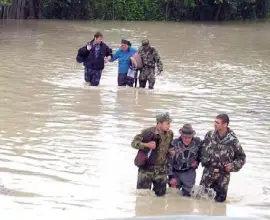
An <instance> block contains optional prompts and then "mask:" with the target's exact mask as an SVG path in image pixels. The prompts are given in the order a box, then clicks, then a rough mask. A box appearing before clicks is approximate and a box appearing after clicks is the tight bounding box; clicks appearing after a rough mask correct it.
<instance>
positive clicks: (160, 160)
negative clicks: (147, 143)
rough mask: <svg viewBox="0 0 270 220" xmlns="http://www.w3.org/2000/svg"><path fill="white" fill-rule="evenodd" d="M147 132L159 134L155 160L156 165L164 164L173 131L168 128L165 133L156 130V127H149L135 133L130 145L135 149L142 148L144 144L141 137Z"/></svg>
mask: <svg viewBox="0 0 270 220" xmlns="http://www.w3.org/2000/svg"><path fill="white" fill-rule="evenodd" d="M149 132H153V133H154V134H159V135H160V138H161V141H160V143H159V146H158V147H157V151H158V152H157V160H156V164H155V165H156V166H166V164H167V158H168V153H169V148H170V147H171V141H172V139H173V132H172V131H171V130H170V131H168V132H166V133H161V132H159V131H158V130H157V128H156V127H150V128H147V129H144V130H142V131H141V133H140V134H137V135H136V136H135V137H134V139H133V140H132V142H131V146H132V147H133V148H135V149H138V150H139V149H140V150H144V149H145V147H144V144H143V142H142V140H143V137H144V136H145V135H147V134H148V133H149Z"/></svg>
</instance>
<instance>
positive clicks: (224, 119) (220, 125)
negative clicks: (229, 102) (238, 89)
mask: <svg viewBox="0 0 270 220" xmlns="http://www.w3.org/2000/svg"><path fill="white" fill-rule="evenodd" d="M229 123H230V119H229V116H228V115H226V114H220V115H218V116H217V117H216V119H215V130H216V131H221V132H222V131H226V130H227V127H228V125H229Z"/></svg>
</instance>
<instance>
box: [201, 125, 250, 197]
mask: <svg viewBox="0 0 270 220" xmlns="http://www.w3.org/2000/svg"><path fill="white" fill-rule="evenodd" d="M200 161H201V164H202V166H203V167H204V171H203V175H202V179H201V183H200V184H201V185H203V186H205V187H211V188H214V189H215V191H216V193H217V194H216V198H215V200H216V201H218V202H223V201H225V200H226V197H227V191H228V185H229V182H230V173H228V172H227V171H226V170H225V165H226V164H228V163H231V164H232V171H231V172H238V171H239V170H240V169H241V168H242V167H243V166H244V164H245V163H246V154H245V152H244V150H243V148H242V146H241V144H240V143H239V140H238V139H237V137H236V135H235V133H234V132H233V131H232V130H231V129H230V128H228V133H227V135H226V136H225V137H224V138H220V137H219V135H218V132H216V131H209V132H208V133H207V134H206V135H205V139H204V143H203V146H202V150H201V155H200Z"/></svg>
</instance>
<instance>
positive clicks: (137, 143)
mask: <svg viewBox="0 0 270 220" xmlns="http://www.w3.org/2000/svg"><path fill="white" fill-rule="evenodd" d="M149 132H151V133H153V134H155V135H157V134H158V135H159V136H160V142H159V145H158V146H157V147H156V153H157V157H156V160H155V164H154V165H151V166H148V167H145V168H140V169H139V171H138V180H137V188H138V189H150V188H151V185H152V184H153V185H154V188H153V190H154V191H155V194H156V195H157V196H162V195H164V194H165V193H166V184H167V171H166V164H167V158H168V155H169V148H170V146H171V141H172V140H173V132H172V131H171V130H170V131H168V132H166V133H164V132H159V131H158V129H157V128H156V127H150V128H147V129H144V130H142V131H141V133H140V134H137V135H136V136H135V137H134V139H133V140H132V143H131V146H132V147H133V148H135V149H138V150H145V149H146V148H145V147H144V144H143V142H142V141H143V138H144V136H147V134H149Z"/></svg>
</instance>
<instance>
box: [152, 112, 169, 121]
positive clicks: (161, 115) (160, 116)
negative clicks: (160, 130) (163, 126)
mask: <svg viewBox="0 0 270 220" xmlns="http://www.w3.org/2000/svg"><path fill="white" fill-rule="evenodd" d="M156 119H157V122H161V123H162V122H165V121H167V122H169V123H171V122H172V118H171V116H170V114H169V112H165V113H159V114H157V115H156Z"/></svg>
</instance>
